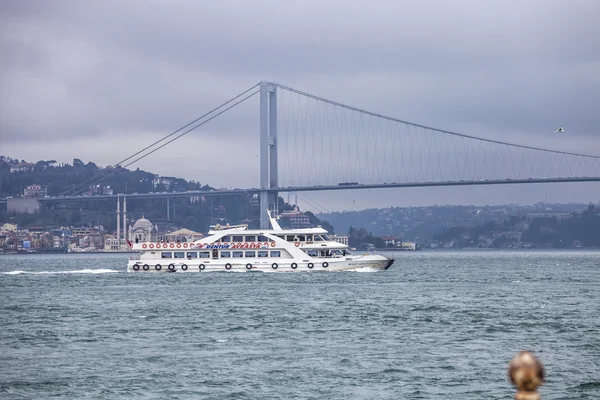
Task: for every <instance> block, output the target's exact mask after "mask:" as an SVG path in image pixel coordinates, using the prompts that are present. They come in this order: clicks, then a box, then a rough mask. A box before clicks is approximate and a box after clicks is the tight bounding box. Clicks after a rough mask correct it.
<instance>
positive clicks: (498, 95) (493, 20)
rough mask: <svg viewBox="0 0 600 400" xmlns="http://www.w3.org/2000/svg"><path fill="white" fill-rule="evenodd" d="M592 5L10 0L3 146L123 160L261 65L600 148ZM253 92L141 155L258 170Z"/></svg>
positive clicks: (413, 199) (427, 197)
mask: <svg viewBox="0 0 600 400" xmlns="http://www.w3.org/2000/svg"><path fill="white" fill-rule="evenodd" d="M599 20H600V2H598V1H595V0H574V1H568V2H567V1H562V0H529V1H526V2H523V1H516V0H515V1H511V0H505V1H499V0H498V1H497V0H490V1H476V0H472V1H466V0H465V1H419V2H409V1H382V0H371V1H368V2H366V1H337V0H330V1H325V0H321V1H313V0H304V1H294V0H290V1H267V0H264V1H261V0H253V1H241V0H240V1H226V0H223V1H209V0H205V1H202V0H199V1H184V0H171V1H167V0H164V1H156V0H144V1H142V0H140V1H131V0H129V1H127V0H124V1H116V0H115V1H96V0H87V1H75V0H73V1H64V0H55V1H51V2H50V1H44V0H39V1H19V2H16V1H3V2H0V32H1V33H0V51H1V54H2V57H1V58H0V88H1V89H0V154H3V155H7V156H10V157H13V158H19V159H25V160H27V161H36V160H39V159H54V160H57V161H59V162H72V160H73V158H79V159H82V160H83V161H84V162H88V161H93V162H95V163H96V164H98V165H114V164H115V163H117V162H119V161H120V160H122V159H124V158H126V157H128V156H129V155H131V154H133V153H135V152H136V151H138V150H140V149H141V148H143V147H145V146H146V145H147V144H149V143H151V142H152V141H154V140H157V139H159V138H161V137H163V136H165V135H167V134H169V133H171V132H172V131H173V130H175V129H177V128H179V127H180V126H182V125H185V124H186V123H188V122H189V121H191V120H193V119H195V118H197V117H198V116H200V115H202V114H204V113H205V112H206V111H208V110H210V109H212V108H213V107H215V106H217V105H219V104H220V103H222V102H224V101H226V100H228V99H229V98H231V97H233V96H235V95H237V94H239V93H240V92H242V91H244V90H246V89H247V88H249V87H252V86H253V85H255V84H256V83H258V82H260V81H262V80H266V81H272V82H276V83H280V84H282V85H286V86H289V87H293V88H296V89H299V90H302V91H304V92H308V93H312V94H315V95H318V96H322V97H325V98H328V99H332V100H336V101H339V102H341V103H344V104H349V105H353V106H357V107H360V108H363V109H367V110H370V111H374V112H377V113H380V114H384V115H389V116H393V117H396V118H399V119H402V120H407V121H412V122H416V123H420V124H424V125H428V126H433V127H437V128H441V129H445V130H450V131H453V132H460V133H464V134H469V135H473V136H479V137H485V138H490V139H495V140H500V141H509V142H514V143H519V144H524V145H531V146H536V147H543V148H548V149H556V150H566V151H572V152H576V153H585V154H592V155H600V112H598V110H600V45H599V40H600V39H598V38H600V24H598V23H597V21H599ZM258 104H259V103H258V97H257V96H254V97H253V98H251V99H250V100H248V101H247V102H245V103H243V104H242V105H240V106H238V107H236V108H235V109H233V110H231V111H230V112H228V113H226V114H224V115H223V116H221V117H219V118H217V119H215V120H214V121H211V122H209V123H208V124H206V125H205V126H203V127H201V128H199V129H198V130H196V131H194V132H192V133H190V134H188V135H186V136H185V137H184V138H182V139H180V140H178V141H176V142H174V143H173V144H172V145H169V146H168V147H166V148H164V149H162V150H160V151H157V152H156V153H155V154H153V155H152V156H149V157H148V158H146V159H144V160H141V161H140V162H138V163H136V164H134V165H133V166H132V167H133V168H135V167H139V168H141V169H145V170H148V171H151V172H154V173H157V174H161V175H168V176H178V177H183V178H186V179H190V180H197V181H200V182H202V183H206V184H209V185H211V186H215V187H230V188H233V187H242V188H243V187H256V186H258V179H259V178H258V177H259V165H258V158H257V157H256V155H257V154H258V153H259V148H258V133H259V119H258ZM292 111H293V110H291V109H290V110H288V112H290V113H291V112H292ZM558 126H563V127H564V128H565V129H566V133H565V134H562V135H557V134H554V131H555V130H556V129H557V128H558ZM130 168H131V167H130ZM596 171H598V169H596ZM598 172H600V171H598ZM286 196H287V195H286ZM286 196H284V197H286ZM301 198H306V199H309V200H312V201H313V203H316V204H320V205H321V206H322V207H324V208H325V209H327V210H330V211H333V210H343V209H347V210H348V209H353V208H354V209H362V208H371V207H385V206H392V205H393V206H402V205H430V204H501V203H508V202H513V203H515V202H516V203H523V204H525V203H534V202H537V201H543V200H544V199H547V200H548V201H551V200H552V201H556V202H569V201H583V202H587V201H598V200H599V199H600V183H588V184H543V185H520V186H512V185H511V186H500V187H477V188H437V189H436V188H431V189H393V190H392V189H385V190H378V191H371V190H370V191H360V192H359V191H350V192H320V193H318V192H311V193H303V194H301ZM299 203H300V205H301V207H302V208H303V209H311V210H317V209H316V208H315V207H314V206H311V205H310V204H309V202H308V201H307V202H303V201H302V200H300V201H299Z"/></svg>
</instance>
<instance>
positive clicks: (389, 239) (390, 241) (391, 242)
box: [381, 236, 402, 247]
mask: <svg viewBox="0 0 600 400" xmlns="http://www.w3.org/2000/svg"><path fill="white" fill-rule="evenodd" d="M381 240H383V244H384V245H385V247H389V246H396V243H398V242H402V241H399V240H398V238H397V237H396V236H382V237H381Z"/></svg>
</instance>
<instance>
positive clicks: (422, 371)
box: [0, 252, 600, 400]
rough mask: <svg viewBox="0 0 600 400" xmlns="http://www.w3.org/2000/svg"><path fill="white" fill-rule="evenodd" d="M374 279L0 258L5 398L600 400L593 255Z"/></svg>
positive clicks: (412, 260)
mask: <svg viewBox="0 0 600 400" xmlns="http://www.w3.org/2000/svg"><path fill="white" fill-rule="evenodd" d="M396 258H397V262H396V263H395V264H394V265H393V266H392V268H391V269H389V270H388V271H385V272H372V273H356V272H340V273H314V272H313V273H294V274H260V273H253V274H240V273H237V274H233V273H212V274H202V273H199V274H162V275H150V274H127V273H123V272H121V271H124V269H125V263H126V259H127V256H126V255H51V256H47V255H37V256H1V257H0V329H1V331H0V398H2V399H42V398H50V397H54V398H69V399H85V398H93V399H131V398H144V399H145V398H151V399H166V398H169V399H275V398H296V399H309V398H310V399H316V398H323V399H461V400H464V399H485V400H489V399H509V398H512V396H513V395H514V390H513V388H512V387H511V385H510V383H509V382H508V381H507V379H506V367H507V365H508V362H509V361H510V359H511V358H512V357H513V356H514V355H515V354H516V353H517V352H518V351H519V350H522V349H529V350H532V351H534V352H535V353H536V354H537V355H538V356H539V357H540V358H541V360H542V362H543V363H544V364H545V366H546V373H547V377H548V380H547V382H546V384H545V385H544V386H542V389H541V393H542V397H543V399H544V400H548V399H599V398H600V305H599V300H600V285H599V283H600V252H416V253H397V254H396Z"/></svg>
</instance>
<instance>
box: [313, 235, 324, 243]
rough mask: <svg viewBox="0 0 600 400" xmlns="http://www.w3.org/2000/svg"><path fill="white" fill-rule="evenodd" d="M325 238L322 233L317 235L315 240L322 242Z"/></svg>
mask: <svg viewBox="0 0 600 400" xmlns="http://www.w3.org/2000/svg"><path fill="white" fill-rule="evenodd" d="M323 240H325V239H323V237H322V236H321V235H315V242H322V241H323Z"/></svg>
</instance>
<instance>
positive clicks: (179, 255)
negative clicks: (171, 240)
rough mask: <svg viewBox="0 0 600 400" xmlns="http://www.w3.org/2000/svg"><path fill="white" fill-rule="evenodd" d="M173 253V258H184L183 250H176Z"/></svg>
mask: <svg viewBox="0 0 600 400" xmlns="http://www.w3.org/2000/svg"><path fill="white" fill-rule="evenodd" d="M173 255H174V256H175V258H185V251H176V252H175V253H173Z"/></svg>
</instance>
